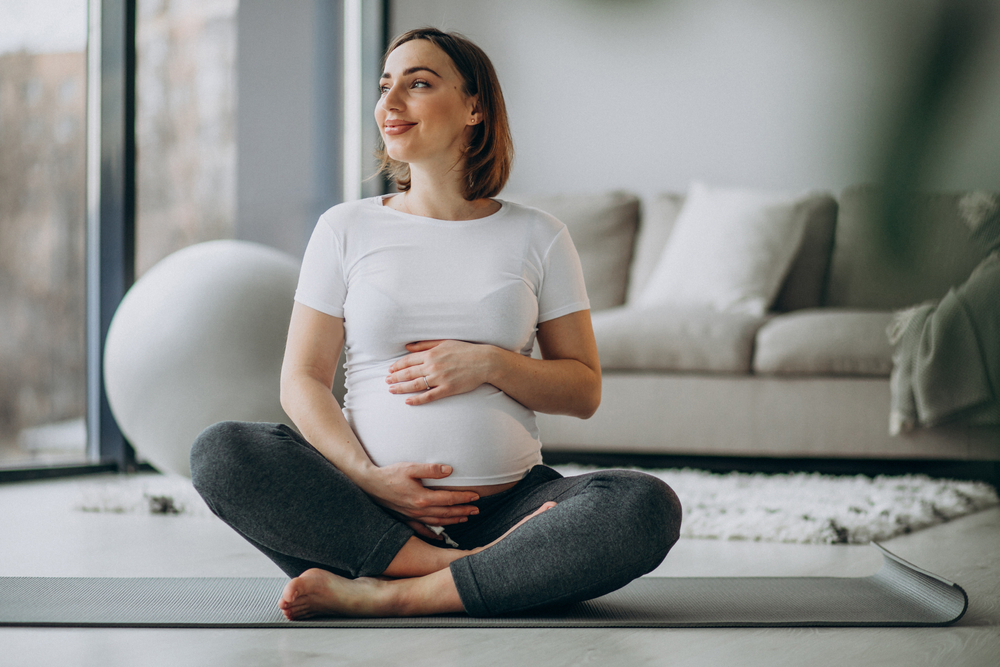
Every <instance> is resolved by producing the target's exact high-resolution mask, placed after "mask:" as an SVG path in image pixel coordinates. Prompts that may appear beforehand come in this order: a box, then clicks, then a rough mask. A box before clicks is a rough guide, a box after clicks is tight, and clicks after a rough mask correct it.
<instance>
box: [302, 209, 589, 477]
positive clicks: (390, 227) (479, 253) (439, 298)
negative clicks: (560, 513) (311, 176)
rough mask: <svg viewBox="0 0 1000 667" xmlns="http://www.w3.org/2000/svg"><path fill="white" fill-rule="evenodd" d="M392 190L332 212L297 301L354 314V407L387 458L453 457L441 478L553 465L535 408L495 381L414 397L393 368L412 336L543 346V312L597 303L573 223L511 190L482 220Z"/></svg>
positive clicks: (350, 403)
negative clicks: (424, 399) (390, 195)
mask: <svg viewBox="0 0 1000 667" xmlns="http://www.w3.org/2000/svg"><path fill="white" fill-rule="evenodd" d="M382 199H383V198H382V197H374V198H371V199H364V200H361V201H354V202H348V203H344V204H340V205H338V206H334V207H333V208H331V209H330V210H328V211H327V212H326V213H324V214H323V215H322V216H321V217H320V219H319V222H318V223H317V225H316V229H315V230H314V231H313V234H312V238H311V239H310V240H309V245H308V247H307V248H306V252H305V257H304V258H303V260H302V270H301V273H300V275H299V283H298V289H297V290H296V292H295V300H296V301H298V302H299V303H301V304H303V305H306V306H309V307H310V308H314V309H315V310H318V311H320V312H323V313H326V314H328V315H332V316H334V317H342V318H344V329H345V335H346V343H345V344H346V348H347V365H346V368H347V375H346V384H347V395H346V397H345V399H344V408H343V409H344V416H345V417H346V418H347V421H348V423H349V424H350V425H351V427H352V428H353V429H354V432H355V433H356V434H357V436H358V439H359V440H360V441H361V444H362V445H363V446H364V448H365V451H366V452H367V453H368V456H369V457H370V458H371V460H372V461H373V462H374V463H375V464H376V465H378V466H385V465H390V464H392V463H398V462H402V461H412V462H417V463H444V464H448V465H451V466H452V467H453V468H454V471H453V473H452V474H451V475H450V476H449V477H446V478H444V479H440V480H424V481H425V483H427V484H432V485H435V486H473V485H486V484H502V483H505V482H513V481H516V480H519V479H521V477H523V476H524V474H525V472H526V471H527V470H528V469H529V468H531V466H533V465H536V464H538V463H541V460H542V459H541V451H540V450H541V443H540V442H539V440H538V429H537V427H536V426H535V413H534V412H533V411H532V410H529V409H528V408H526V407H524V406H523V405H521V404H520V403H518V402H517V401H515V400H514V399H512V398H510V397H509V396H507V395H506V394H504V393H503V392H502V391H500V390H499V389H497V388H496V387H494V386H493V385H489V384H484V385H481V386H480V387H478V388H477V389H475V390H473V391H471V392H468V393H464V394H458V395H455V396H448V397H446V398H443V399H439V400H436V401H432V402H430V403H427V404H425V405H406V404H405V403H404V401H405V400H406V398H407V397H408V396H410V395H409V394H391V393H389V385H388V384H386V382H385V378H386V376H387V375H388V374H389V366H391V365H392V363H393V362H394V361H396V360H397V359H400V358H401V357H404V356H406V355H407V354H409V352H407V350H406V347H405V345H406V344H407V343H411V342H416V341H422V340H437V339H454V340H463V341H468V342H472V343H486V344H489V345H495V346H497V347H501V348H504V349H506V350H511V351H514V352H519V353H521V354H523V355H525V356H528V355H530V354H531V349H532V347H533V345H534V341H535V330H536V326H537V323H538V322H544V321H546V320H551V319H555V318H557V317H561V316H562V315H567V314H569V313H573V312H576V311H580V310H586V309H587V308H589V307H590V303H589V301H588V299H587V291H586V288H585V287H584V283H583V272H582V271H581V269H580V260H579V257H578V255H577V253H576V248H574V246H573V241H572V240H571V239H570V236H569V232H568V231H567V229H566V226H565V225H564V224H563V223H561V222H559V221H558V220H556V219H555V218H553V217H552V216H550V215H549V214H547V213H544V212H542V211H539V210H537V209H534V208H529V207H527V206H521V205H518V204H514V203H511V202H506V201H500V200H497V201H499V203H500V204H501V207H500V210H499V211H497V212H496V213H494V214H492V215H489V216H487V217H485V218H480V219H477V220H461V221H451V220H436V219H433V218H425V217H421V216H416V215H410V214H408V213H403V212H400V211H396V210H395V209H392V208H389V207H387V206H383V205H382Z"/></svg>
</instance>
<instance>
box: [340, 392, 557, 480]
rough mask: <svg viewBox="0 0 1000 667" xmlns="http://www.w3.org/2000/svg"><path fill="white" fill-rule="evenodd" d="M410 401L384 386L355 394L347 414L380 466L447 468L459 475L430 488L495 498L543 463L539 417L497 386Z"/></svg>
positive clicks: (352, 395)
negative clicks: (403, 464) (428, 400)
mask: <svg viewBox="0 0 1000 667" xmlns="http://www.w3.org/2000/svg"><path fill="white" fill-rule="evenodd" d="M405 400H406V396H402V395H396V394H390V393H389V392H388V391H387V388H386V385H385V383H384V382H382V381H376V382H372V383H366V386H361V387H353V386H352V387H351V388H350V391H349V392H348V395H347V400H346V405H345V408H344V415H345V416H346V417H347V421H348V423H350V424H351V427H352V428H353V429H354V432H355V433H356V434H357V436H358V439H359V440H360V441H361V444H362V445H363V446H364V448H365V451H367V452H368V456H369V457H370V458H371V459H372V461H373V462H374V463H375V465H378V466H386V465H391V464H393V463H401V462H413V463H443V464H447V465H450V466H452V468H453V469H454V470H453V472H452V474H451V475H449V476H448V477H445V478H443V479H425V480H423V482H424V484H425V485H427V486H435V487H448V488H472V487H495V490H493V491H492V492H493V493H496V492H497V491H500V490H503V488H502V487H509V486H510V485H511V484H512V483H513V482H517V481H518V480H520V479H521V478H522V477H523V476H524V473H525V472H527V470H528V469H529V468H531V466H533V465H536V464H538V463H541V452H540V449H541V446H540V444H539V442H538V432H537V429H536V428H535V414H534V412H532V411H531V410H528V409H527V408H525V407H524V406H523V405H521V404H520V403H518V402H517V401H515V400H514V399H512V398H510V397H509V396H507V395H506V394H504V393H503V392H501V391H500V390H499V389H497V388H496V387H494V386H492V385H482V386H480V387H478V388H477V389H475V390H474V391H471V392H468V393H465V394H459V395H456V396H449V397H447V398H443V399H440V400H437V401H433V402H431V403H427V404H425V405H406V403H405V402H404V401H405ZM477 491H479V489H478V488H477ZM488 491H490V489H483V490H482V491H480V493H482V494H483V495H486V492H488Z"/></svg>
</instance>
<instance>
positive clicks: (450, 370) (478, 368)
mask: <svg viewBox="0 0 1000 667" xmlns="http://www.w3.org/2000/svg"><path fill="white" fill-rule="evenodd" d="M406 349H407V350H409V351H410V353H411V354H408V355H406V356H405V357H403V358H402V359H399V360H398V361H396V363H394V364H393V365H392V366H390V367H389V376H388V377H387V378H386V379H385V381H386V382H387V383H388V384H389V391H390V392H392V393H393V394H414V395H413V396H410V397H409V398H407V399H406V404H407V405H421V404H423V403H430V402H431V401H435V400H437V399H439V398H444V397H445V396H454V395H455V394H465V393H468V392H470V391H472V390H474V389H475V388H476V387H479V386H480V385H482V384H485V383H486V382H487V381H488V378H489V377H490V373H491V372H492V370H493V367H494V361H495V356H496V352H497V351H498V348H496V347H494V346H492V345H483V344H477V343H466V342H464V341H459V340H425V341H420V342H417V343H410V344H408V345H407V346H406ZM425 381H426V382H425Z"/></svg>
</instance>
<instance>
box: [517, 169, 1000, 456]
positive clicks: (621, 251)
mask: <svg viewBox="0 0 1000 667" xmlns="http://www.w3.org/2000/svg"><path fill="white" fill-rule="evenodd" d="M511 198H512V199H515V200H517V201H521V202H523V203H527V204H530V205H534V206H538V207H539V208H542V209H544V210H547V211H549V212H551V213H552V214H554V215H555V216H557V217H559V218H560V219H561V220H563V221H564V222H565V223H566V224H567V225H568V226H569V228H570V231H571V234H572V236H573V240H574V242H575V244H576V246H577V249H578V251H579V253H580V257H581V262H582V263H583V267H584V274H585V278H586V280H587V285H588V291H589V293H590V297H591V305H592V317H593V323H594V331H595V335H596V337H597V343H598V348H599V351H600V355H601V363H602V367H603V372H604V386H603V400H602V403H601V407H600V409H599V410H598V411H597V413H596V414H595V415H594V416H593V417H592V418H591V419H589V420H585V421H584V420H579V419H574V418H569V417H561V416H552V415H539V416H538V425H539V430H540V433H541V439H542V442H543V446H544V450H545V451H546V452H550V453H552V452H561V453H567V452H590V453H604V454H636V453H638V454H679V455H694V456H702V455H710V456H727V457H730V456H752V457H778V458H799V459H801V458H817V459H831V458H832V459H837V458H851V459H857V458H864V459H924V460H926V459H937V460H947V461H991V462H996V461H1000V428H995V427H968V426H963V425H960V424H955V425H949V426H944V427H938V428H933V429H916V430H914V431H912V432H910V433H904V434H902V435H899V436H891V435H890V434H889V406H890V390H889V375H890V372H891V370H892V358H891V354H892V349H891V347H890V345H889V343H888V339H887V336H886V329H887V327H888V326H889V324H890V322H891V321H892V313H893V311H895V310H897V309H901V308H906V307H909V306H913V305H916V304H919V303H921V302H923V301H925V300H928V299H938V298H940V297H942V296H943V295H944V294H945V293H946V292H947V290H948V289H949V288H950V287H952V286H955V285H958V284H960V283H961V282H963V281H964V280H965V279H966V278H967V277H968V275H969V273H970V272H971V270H972V269H973V268H974V267H975V266H976V264H977V263H978V262H979V261H980V260H981V258H982V257H983V256H984V254H985V253H984V251H983V250H982V248H980V247H978V246H976V245H975V244H974V243H972V242H971V241H970V238H969V229H968V226H967V225H966V224H965V223H964V222H963V217H962V215H961V213H960V205H959V203H960V201H961V198H962V195H961V194H944V195H926V196H922V197H920V198H918V199H916V200H914V204H915V205H914V207H913V210H914V211H917V212H918V213H917V218H916V219H915V224H923V225H924V227H925V228H926V230H927V233H926V234H925V235H924V238H923V240H922V241H921V242H920V243H919V244H918V247H916V248H915V251H914V256H915V257H916V259H917V261H916V262H915V263H914V264H912V265H909V266H906V267H897V266H895V265H894V264H892V263H891V262H889V261H887V260H886V258H885V257H884V256H883V253H882V252H880V250H879V248H880V247H881V246H880V245H879V244H878V243H877V241H876V238H875V234H876V233H877V231H876V230H877V228H878V225H877V224H876V221H877V219H878V213H879V210H880V195H879V192H878V191H877V190H876V189H874V188H870V187H863V186H859V187H851V188H848V189H846V190H845V191H844V192H843V193H842V194H841V196H840V197H839V201H838V200H836V199H834V198H833V197H832V196H830V195H826V194H817V195H815V196H813V197H811V198H810V199H809V200H808V202H807V203H806V204H805V205H803V207H802V209H801V214H802V215H805V216H806V232H805V236H804V239H803V242H802V244H801V246H800V249H799V252H798V254H797V256H796V258H795V260H794V262H793V264H792V266H791V269H790V270H789V272H788V275H787V278H786V279H785V281H784V283H783V286H782V288H781V291H780V293H779V295H778V297H777V299H776V300H775V304H774V306H773V309H772V311H771V312H768V313H767V314H766V315H764V316H763V317H754V316H751V315H745V314H727V313H719V312H714V311H711V310H708V309H699V308H690V307H688V308H680V307H666V306H661V307H656V308H639V307H637V306H635V302H636V300H637V297H638V295H639V294H640V293H641V290H642V289H643V287H644V286H645V284H646V281H647V280H648V279H649V276H650V273H651V272H652V270H653V267H654V266H655V264H656V262H657V260H658V259H659V257H660V254H661V251H662V249H663V247H664V246H665V244H666V242H667V239H668V237H669V235H670V232H671V228H672V225H673V223H674V220H675V219H676V217H677V215H678V213H679V211H680V210H681V207H682V205H683V201H684V199H683V197H682V196H680V195H676V194H665V195H662V196H660V197H656V198H654V199H653V200H652V201H649V202H646V204H645V206H643V207H642V209H643V210H642V213H641V215H640V202H639V200H638V198H636V197H635V196H632V195H630V194H627V193H621V192H615V193H609V194H602V195H587V196H583V197H580V196H572V197H570V196H549V197H511ZM996 344H998V345H1000V341H997V342H996Z"/></svg>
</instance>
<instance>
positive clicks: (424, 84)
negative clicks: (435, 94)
mask: <svg viewBox="0 0 1000 667" xmlns="http://www.w3.org/2000/svg"><path fill="white" fill-rule="evenodd" d="M413 87H414V88H430V87H431V84H429V83H427V82H426V81H414V82H413Z"/></svg>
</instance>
